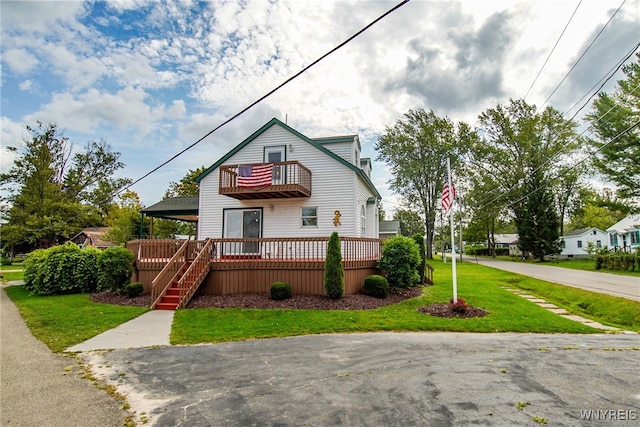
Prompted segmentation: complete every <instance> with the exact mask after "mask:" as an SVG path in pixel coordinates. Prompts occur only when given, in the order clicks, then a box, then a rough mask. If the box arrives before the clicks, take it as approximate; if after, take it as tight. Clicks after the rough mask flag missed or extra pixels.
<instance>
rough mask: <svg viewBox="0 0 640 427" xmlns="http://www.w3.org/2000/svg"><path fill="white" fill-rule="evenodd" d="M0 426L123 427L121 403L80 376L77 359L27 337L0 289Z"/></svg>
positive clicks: (81, 372) (15, 313) (24, 326)
mask: <svg viewBox="0 0 640 427" xmlns="http://www.w3.org/2000/svg"><path fill="white" fill-rule="evenodd" d="M0 349H1V351H0V383H1V384H2V386H1V391H0V425H1V426H7V427H11V426H14V427H33V426H40V427H45V426H47V427H48V426H51V427H59V426H60V427H61V426H65V427H66V426H77V427H86V426H114V427H115V426H121V425H123V421H124V412H123V411H121V410H120V409H119V407H120V405H121V404H120V403H119V402H118V401H117V400H115V399H114V398H111V397H110V396H109V395H107V393H105V392H104V391H102V390H99V389H98V388H97V387H95V386H94V385H93V384H91V383H90V382H89V381H88V380H86V379H84V378H82V377H83V375H84V371H83V369H82V367H81V366H80V365H79V364H78V362H77V361H76V360H75V359H72V358H70V357H66V356H62V355H59V354H53V353H51V351H50V350H49V349H48V348H47V346H45V345H44V344H43V343H42V342H41V341H38V340H37V339H35V338H34V337H33V335H31V332H29V329H27V326H26V325H25V323H24V321H23V320H22V317H20V313H18V309H17V308H16V306H15V305H14V304H13V303H12V302H11V300H10V299H9V297H8V296H7V295H6V293H5V292H4V289H0Z"/></svg>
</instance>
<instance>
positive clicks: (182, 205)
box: [140, 196, 198, 222]
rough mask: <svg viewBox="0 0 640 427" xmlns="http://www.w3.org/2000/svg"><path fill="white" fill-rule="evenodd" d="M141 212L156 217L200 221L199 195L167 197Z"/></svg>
mask: <svg viewBox="0 0 640 427" xmlns="http://www.w3.org/2000/svg"><path fill="white" fill-rule="evenodd" d="M140 212H142V213H144V214H145V215H147V216H152V217H154V218H166V219H177V220H180V221H188V222H196V221H198V197H197V196H189V197H167V198H166V199H162V200H161V201H159V202H158V203H156V204H154V205H151V206H149V207H147V208H144V209H141V210H140Z"/></svg>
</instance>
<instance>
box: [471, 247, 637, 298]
mask: <svg viewBox="0 0 640 427" xmlns="http://www.w3.org/2000/svg"><path fill="white" fill-rule="evenodd" d="M464 260H465V262H476V259H475V258H472V257H465V258H464ZM477 261H478V264H482V265H486V266H488V267H493V268H497V269H500V270H506V271H511V272H513V273H518V274H522V275H525V276H530V277H535V278H536V279H542V280H546V281H549V282H553V283H560V284H562V285H567V286H573V287H576V288H582V289H586V290H589V291H594V292H600V293H603V294H609V295H614V296H617V297H624V298H628V299H632V300H636V301H640V277H631V276H620V275H617V274H608V273H596V272H591V271H581V270H572V269H569V268H562V267H555V266H549V265H539V264H528V263H522V262H512V261H503V260H496V259H491V258H478V260H477Z"/></svg>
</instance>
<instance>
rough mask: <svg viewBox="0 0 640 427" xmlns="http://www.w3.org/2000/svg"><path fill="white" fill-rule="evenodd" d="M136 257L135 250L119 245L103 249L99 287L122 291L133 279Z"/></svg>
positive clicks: (102, 289) (100, 288)
mask: <svg viewBox="0 0 640 427" xmlns="http://www.w3.org/2000/svg"><path fill="white" fill-rule="evenodd" d="M134 259H135V255H134V254H133V252H131V251H130V250H128V249H125V248H122V247H119V246H117V247H113V248H109V249H106V250H105V251H103V252H102V253H101V254H100V256H99V257H98V272H99V281H98V289H99V290H101V291H115V292H122V290H123V289H124V287H125V286H127V285H128V284H129V282H130V281H131V274H132V273H133V261H134Z"/></svg>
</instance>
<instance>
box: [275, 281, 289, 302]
mask: <svg viewBox="0 0 640 427" xmlns="http://www.w3.org/2000/svg"><path fill="white" fill-rule="evenodd" d="M289 298H291V286H290V285H289V284H288V283H285V282H274V283H272V284H271V299H275V300H283V299H289Z"/></svg>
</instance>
